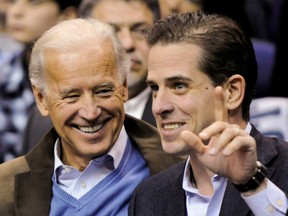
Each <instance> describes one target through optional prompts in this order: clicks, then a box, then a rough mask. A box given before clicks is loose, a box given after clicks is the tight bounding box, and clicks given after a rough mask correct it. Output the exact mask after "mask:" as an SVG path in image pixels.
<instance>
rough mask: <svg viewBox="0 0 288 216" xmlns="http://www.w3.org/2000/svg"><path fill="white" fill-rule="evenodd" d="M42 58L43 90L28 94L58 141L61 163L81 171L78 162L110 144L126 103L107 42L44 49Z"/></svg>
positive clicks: (105, 149) (115, 133) (120, 126)
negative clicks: (52, 128)
mask: <svg viewBox="0 0 288 216" xmlns="http://www.w3.org/2000/svg"><path fill="white" fill-rule="evenodd" d="M44 58H45V68H44V71H46V78H45V79H46V85H45V86H46V88H45V90H44V92H41V91H40V90H39V89H37V88H36V87H34V89H33V90H34V95H35V98H36V101H37V104H38V107H39V109H40V111H41V113H42V114H43V115H50V117H51V119H52V122H53V125H54V127H55V129H56V131H57V133H58V134H59V136H60V138H61V143H62V148H63V149H62V150H63V154H62V155H63V161H64V162H65V163H67V164H69V165H74V166H75V167H77V168H78V169H81V167H79V163H80V164H81V162H83V161H84V162H83V167H85V166H86V165H87V164H88V163H89V162H90V160H91V159H93V158H95V157H98V156H101V155H104V154H106V153H107V152H108V151H109V150H110V148H111V147H112V146H113V144H114V143H115V142H116V140H117V138H118V135H119V133H120V131H121V128H122V125H123V122H124V116H125V113H124V108H123V103H124V102H125V101H127V99H128V91H127V87H126V82H124V83H123V82H120V78H119V74H118V68H117V65H116V58H115V54H114V51H113V48H112V42H111V41H110V40H109V41H108V40H105V41H104V42H101V44H99V46H91V45H90V44H88V43H85V44H84V45H83V44H79V49H78V48H77V47H76V48H75V49H73V50H66V51H65V52H63V51H62V50H61V51H59V50H58V51H57V50H51V49H50V50H47V51H46V52H45V56H44ZM99 59H101V61H99Z"/></svg>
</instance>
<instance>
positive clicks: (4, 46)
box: [0, 0, 22, 82]
mask: <svg viewBox="0 0 288 216" xmlns="http://www.w3.org/2000/svg"><path fill="white" fill-rule="evenodd" d="M11 1H12V0H0V62H2V61H4V60H3V59H4V58H7V56H6V55H7V54H10V55H11V53H12V54H13V53H14V52H17V51H18V50H21V48H22V47H21V44H19V43H17V42H16V41H14V40H13V39H12V38H11V37H10V35H8V34H7V29H6V13H7V10H8V7H9V6H10V4H11ZM0 82H1V81H0Z"/></svg>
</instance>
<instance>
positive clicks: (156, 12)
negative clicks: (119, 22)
mask: <svg viewBox="0 0 288 216" xmlns="http://www.w3.org/2000/svg"><path fill="white" fill-rule="evenodd" d="M101 1H105V0H83V1H82V3H81V5H80V7H79V16H80V17H84V18H87V17H90V15H91V11H92V9H93V8H94V7H95V5H96V4H98V3H99V2H101ZM123 1H126V2H132V1H139V2H142V3H144V4H145V5H147V6H148V8H149V9H150V10H151V11H152V13H153V17H154V21H156V20H158V19H160V8H159V4H158V0H123ZM135 13H137V11H135Z"/></svg>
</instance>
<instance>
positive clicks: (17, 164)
mask: <svg viewBox="0 0 288 216" xmlns="http://www.w3.org/2000/svg"><path fill="white" fill-rule="evenodd" d="M27 171H29V166H28V163H27V161H26V159H25V157H24V156H20V157H17V158H15V159H12V160H9V161H6V162H4V163H2V164H0V181H1V179H2V178H8V177H9V176H15V175H16V174H19V173H23V172H27Z"/></svg>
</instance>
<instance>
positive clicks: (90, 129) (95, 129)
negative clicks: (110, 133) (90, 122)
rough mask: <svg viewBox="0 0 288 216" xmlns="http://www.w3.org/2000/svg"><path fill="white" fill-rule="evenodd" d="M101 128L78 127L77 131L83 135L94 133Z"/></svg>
mask: <svg viewBox="0 0 288 216" xmlns="http://www.w3.org/2000/svg"><path fill="white" fill-rule="evenodd" d="M102 127H103V124H99V125H95V126H78V129H79V130H80V131H82V132H83V133H96V132H97V131H99V130H100V129H101V128H102Z"/></svg>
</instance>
